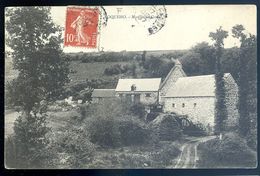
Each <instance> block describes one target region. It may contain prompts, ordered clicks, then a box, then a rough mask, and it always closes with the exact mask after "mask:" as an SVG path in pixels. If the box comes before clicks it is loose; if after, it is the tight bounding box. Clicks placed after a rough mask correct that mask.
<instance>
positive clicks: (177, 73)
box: [159, 59, 186, 103]
mask: <svg viewBox="0 0 260 176" xmlns="http://www.w3.org/2000/svg"><path fill="white" fill-rule="evenodd" d="M173 61H174V62H175V65H174V67H173V68H172V69H171V70H170V72H169V73H168V75H167V76H166V78H165V79H164V81H163V82H162V84H161V85H160V99H159V102H160V103H163V102H164V101H163V100H162V99H161V98H162V97H163V96H165V95H166V93H167V92H168V90H169V89H171V88H172V87H173V85H174V83H175V82H176V81H177V79H178V78H181V77H186V74H185V72H184V71H183V69H182V65H181V63H180V61H179V60H178V59H176V60H173Z"/></svg>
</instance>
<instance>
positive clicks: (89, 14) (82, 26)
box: [64, 7, 99, 48]
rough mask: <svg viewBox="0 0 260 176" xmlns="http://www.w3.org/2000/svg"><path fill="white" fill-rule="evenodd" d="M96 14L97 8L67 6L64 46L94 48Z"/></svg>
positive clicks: (96, 30)
mask: <svg viewBox="0 0 260 176" xmlns="http://www.w3.org/2000/svg"><path fill="white" fill-rule="evenodd" d="M98 16H99V11H98V9H91V8H83V7H68V8H67V16H66V25H65V36H64V46H75V47H86V48H96V46H97V34H98V18H99V17H98Z"/></svg>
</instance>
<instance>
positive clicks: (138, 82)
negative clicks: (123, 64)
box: [116, 78, 161, 92]
mask: <svg viewBox="0 0 260 176" xmlns="http://www.w3.org/2000/svg"><path fill="white" fill-rule="evenodd" d="M160 84H161V78H146V79H119V80H118V83H117V86H116V92H121V91H122V92H128V91H129V92H130V91H131V86H132V85H135V86H136V90H135V91H147V92H149V91H158V90H159V87H160Z"/></svg>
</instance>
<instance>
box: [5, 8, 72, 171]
mask: <svg viewBox="0 0 260 176" xmlns="http://www.w3.org/2000/svg"><path fill="white" fill-rule="evenodd" d="M6 17H7V21H6V30H7V32H8V35H7V45H9V46H10V47H11V49H12V50H13V51H12V57H13V67H14V69H16V70H18V71H19V75H18V77H17V78H16V79H14V80H13V81H12V82H11V83H10V85H11V86H9V87H12V89H11V90H7V91H8V92H9V94H7V95H8V96H10V97H9V99H10V101H11V102H12V104H13V105H15V106H20V107H21V108H22V115H21V116H20V117H19V118H18V119H17V120H16V123H15V126H14V132H15V133H14V141H15V143H16V148H17V156H16V157H17V159H18V160H20V161H21V163H22V165H18V164H17V167H40V166H42V162H41V161H40V160H41V158H42V157H39V153H41V154H42V153H44V152H43V151H44V149H45V146H47V143H48V139H47V138H46V134H47V133H48V128H47V127H46V116H47V115H46V107H47V102H48V101H51V100H55V99H56V98H57V97H59V96H60V95H61V93H62V91H63V86H64V85H65V84H66V83H67V82H68V80H69V79H68V73H69V68H68V63H67V62H66V61H65V59H63V56H62V50H61V48H60V43H61V30H60V28H59V27H58V26H56V25H55V24H54V23H53V21H52V19H51V17H50V8H49V7H17V8H7V10H6Z"/></svg>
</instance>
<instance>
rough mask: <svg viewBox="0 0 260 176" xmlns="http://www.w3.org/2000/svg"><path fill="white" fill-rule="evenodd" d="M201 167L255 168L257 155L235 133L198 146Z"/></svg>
mask: <svg viewBox="0 0 260 176" xmlns="http://www.w3.org/2000/svg"><path fill="white" fill-rule="evenodd" d="M198 150H199V153H200V161H199V165H201V166H204V167H222V168H223V167H255V166H256V153H254V152H252V151H251V150H250V148H249V147H248V146H247V144H246V142H245V141H244V139H242V138H240V137H239V136H238V135H237V134H235V133H229V134H226V135H224V136H223V139H222V140H220V139H217V138H216V139H212V140H210V141H207V142H205V143H202V144H200V145H199V146H198Z"/></svg>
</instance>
